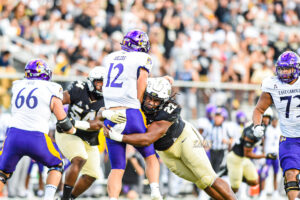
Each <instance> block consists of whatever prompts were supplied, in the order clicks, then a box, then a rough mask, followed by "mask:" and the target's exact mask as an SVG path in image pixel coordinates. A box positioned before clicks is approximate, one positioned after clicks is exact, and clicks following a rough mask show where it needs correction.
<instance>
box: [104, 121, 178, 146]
mask: <svg viewBox="0 0 300 200" xmlns="http://www.w3.org/2000/svg"><path fill="white" fill-rule="evenodd" d="M171 125H172V122H168V121H156V122H153V123H152V124H151V125H150V126H149V127H148V129H147V132H146V133H133V134H129V135H122V137H119V138H120V139H121V141H120V142H125V143H128V144H131V145H134V146H149V145H150V144H152V143H154V142H155V141H156V140H158V139H159V138H160V137H161V136H162V135H164V134H165V133H166V132H167V131H168V129H169V127H170V126H171ZM112 130H113V128H112ZM110 134H111V131H109V133H107V132H106V133H105V136H107V137H110V138H111V139H114V138H113V137H112V135H110ZM117 138H118V137H117Z"/></svg>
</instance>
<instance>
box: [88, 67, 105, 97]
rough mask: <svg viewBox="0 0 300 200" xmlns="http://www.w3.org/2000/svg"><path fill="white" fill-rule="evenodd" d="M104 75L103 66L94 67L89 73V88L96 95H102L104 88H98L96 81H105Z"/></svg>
mask: <svg viewBox="0 0 300 200" xmlns="http://www.w3.org/2000/svg"><path fill="white" fill-rule="evenodd" d="M104 75H105V68H104V67H102V66H97V67H94V68H93V69H92V70H91V71H90V73H89V77H88V80H87V84H88V88H89V91H90V92H92V93H94V94H95V95H96V97H100V96H102V90H101V91H99V90H96V88H95V85H94V81H96V80H98V81H103V79H104Z"/></svg>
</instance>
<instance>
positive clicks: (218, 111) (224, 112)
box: [215, 107, 228, 119]
mask: <svg viewBox="0 0 300 200" xmlns="http://www.w3.org/2000/svg"><path fill="white" fill-rule="evenodd" d="M215 115H221V116H222V117H223V118H224V119H227V118H228V112H227V110H226V109H225V108H223V107H218V108H216V110H215Z"/></svg>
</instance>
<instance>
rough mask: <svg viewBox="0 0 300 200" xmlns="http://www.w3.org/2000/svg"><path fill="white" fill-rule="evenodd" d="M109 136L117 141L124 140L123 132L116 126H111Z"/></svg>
mask: <svg viewBox="0 0 300 200" xmlns="http://www.w3.org/2000/svg"><path fill="white" fill-rule="evenodd" d="M109 138H110V139H112V140H115V141H117V142H122V140H123V135H122V134H121V133H119V132H117V131H116V130H115V129H114V128H110V130H109Z"/></svg>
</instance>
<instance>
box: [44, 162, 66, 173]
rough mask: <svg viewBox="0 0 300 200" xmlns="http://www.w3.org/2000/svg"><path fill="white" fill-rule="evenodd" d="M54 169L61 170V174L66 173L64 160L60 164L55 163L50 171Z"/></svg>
mask: <svg viewBox="0 0 300 200" xmlns="http://www.w3.org/2000/svg"><path fill="white" fill-rule="evenodd" d="M52 170H56V171H59V172H60V173H61V174H63V173H64V164H63V162H61V163H59V164H58V165H54V166H52V167H49V169H48V173H49V172H50V171H52Z"/></svg>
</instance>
